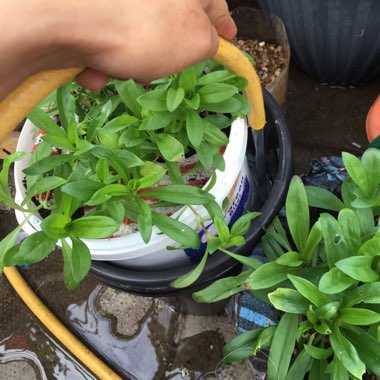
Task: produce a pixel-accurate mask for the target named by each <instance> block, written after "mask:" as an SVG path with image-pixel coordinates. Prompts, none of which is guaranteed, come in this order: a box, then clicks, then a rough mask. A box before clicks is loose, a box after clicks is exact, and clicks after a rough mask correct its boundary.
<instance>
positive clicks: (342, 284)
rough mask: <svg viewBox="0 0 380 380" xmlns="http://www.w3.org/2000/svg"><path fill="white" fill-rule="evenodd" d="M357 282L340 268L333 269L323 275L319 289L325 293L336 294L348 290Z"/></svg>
mask: <svg viewBox="0 0 380 380" xmlns="http://www.w3.org/2000/svg"><path fill="white" fill-rule="evenodd" d="M355 282H356V280H355V279H353V278H352V277H350V276H347V275H346V274H345V273H343V272H342V271H341V270H339V269H338V268H332V269H330V270H329V271H328V272H326V273H325V274H323V275H322V277H321V280H320V281H319V285H318V287H319V290H320V291H321V292H323V293H326V294H335V293H340V292H342V291H344V290H346V289H348V288H349V287H350V286H351V285H353V284H354V283H355Z"/></svg>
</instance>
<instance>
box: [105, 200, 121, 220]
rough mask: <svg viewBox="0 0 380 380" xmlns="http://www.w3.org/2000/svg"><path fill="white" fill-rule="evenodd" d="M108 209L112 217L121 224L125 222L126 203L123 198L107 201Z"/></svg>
mask: <svg viewBox="0 0 380 380" xmlns="http://www.w3.org/2000/svg"><path fill="white" fill-rule="evenodd" d="M106 210H107V212H108V214H109V215H110V217H111V218H112V219H114V220H115V221H116V223H118V224H119V225H120V224H121V223H122V222H123V220H124V216H125V210H124V204H123V202H122V201H121V200H117V201H114V202H107V205H106Z"/></svg>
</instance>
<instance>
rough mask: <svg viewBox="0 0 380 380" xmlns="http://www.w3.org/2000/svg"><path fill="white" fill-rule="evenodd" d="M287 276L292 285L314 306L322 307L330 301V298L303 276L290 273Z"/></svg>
mask: <svg viewBox="0 0 380 380" xmlns="http://www.w3.org/2000/svg"><path fill="white" fill-rule="evenodd" d="M288 277H289V280H290V281H291V282H292V284H293V285H294V287H295V288H296V289H297V290H298V291H299V292H300V293H301V294H302V295H303V296H304V297H305V298H307V299H308V300H309V301H310V302H311V303H312V304H314V305H315V306H317V307H322V306H323V305H325V304H327V303H329V302H330V299H329V298H328V297H327V296H326V295H325V294H323V293H322V292H321V291H319V290H318V288H317V287H316V286H315V285H314V284H313V283H311V282H310V281H308V280H306V279H305V278H302V277H297V276H294V275H291V274H289V275H288Z"/></svg>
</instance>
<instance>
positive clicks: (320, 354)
mask: <svg viewBox="0 0 380 380" xmlns="http://www.w3.org/2000/svg"><path fill="white" fill-rule="evenodd" d="M303 347H304V349H305V351H306V352H307V353H308V354H309V355H310V356H311V357H312V358H314V359H317V360H323V359H328V358H329V357H330V356H331V355H332V354H333V349H332V348H331V347H329V348H319V347H315V346H312V345H311V344H304V345H303Z"/></svg>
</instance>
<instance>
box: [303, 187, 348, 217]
mask: <svg viewBox="0 0 380 380" xmlns="http://www.w3.org/2000/svg"><path fill="white" fill-rule="evenodd" d="M305 191H306V195H307V201H308V203H309V206H311V207H318V208H322V209H325V210H331V211H337V212H339V211H340V210H341V209H342V208H343V207H344V203H343V202H342V201H341V200H340V199H339V198H338V197H337V196H336V195H334V194H333V193H331V192H330V191H328V190H326V189H323V188H321V187H317V186H305Z"/></svg>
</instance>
